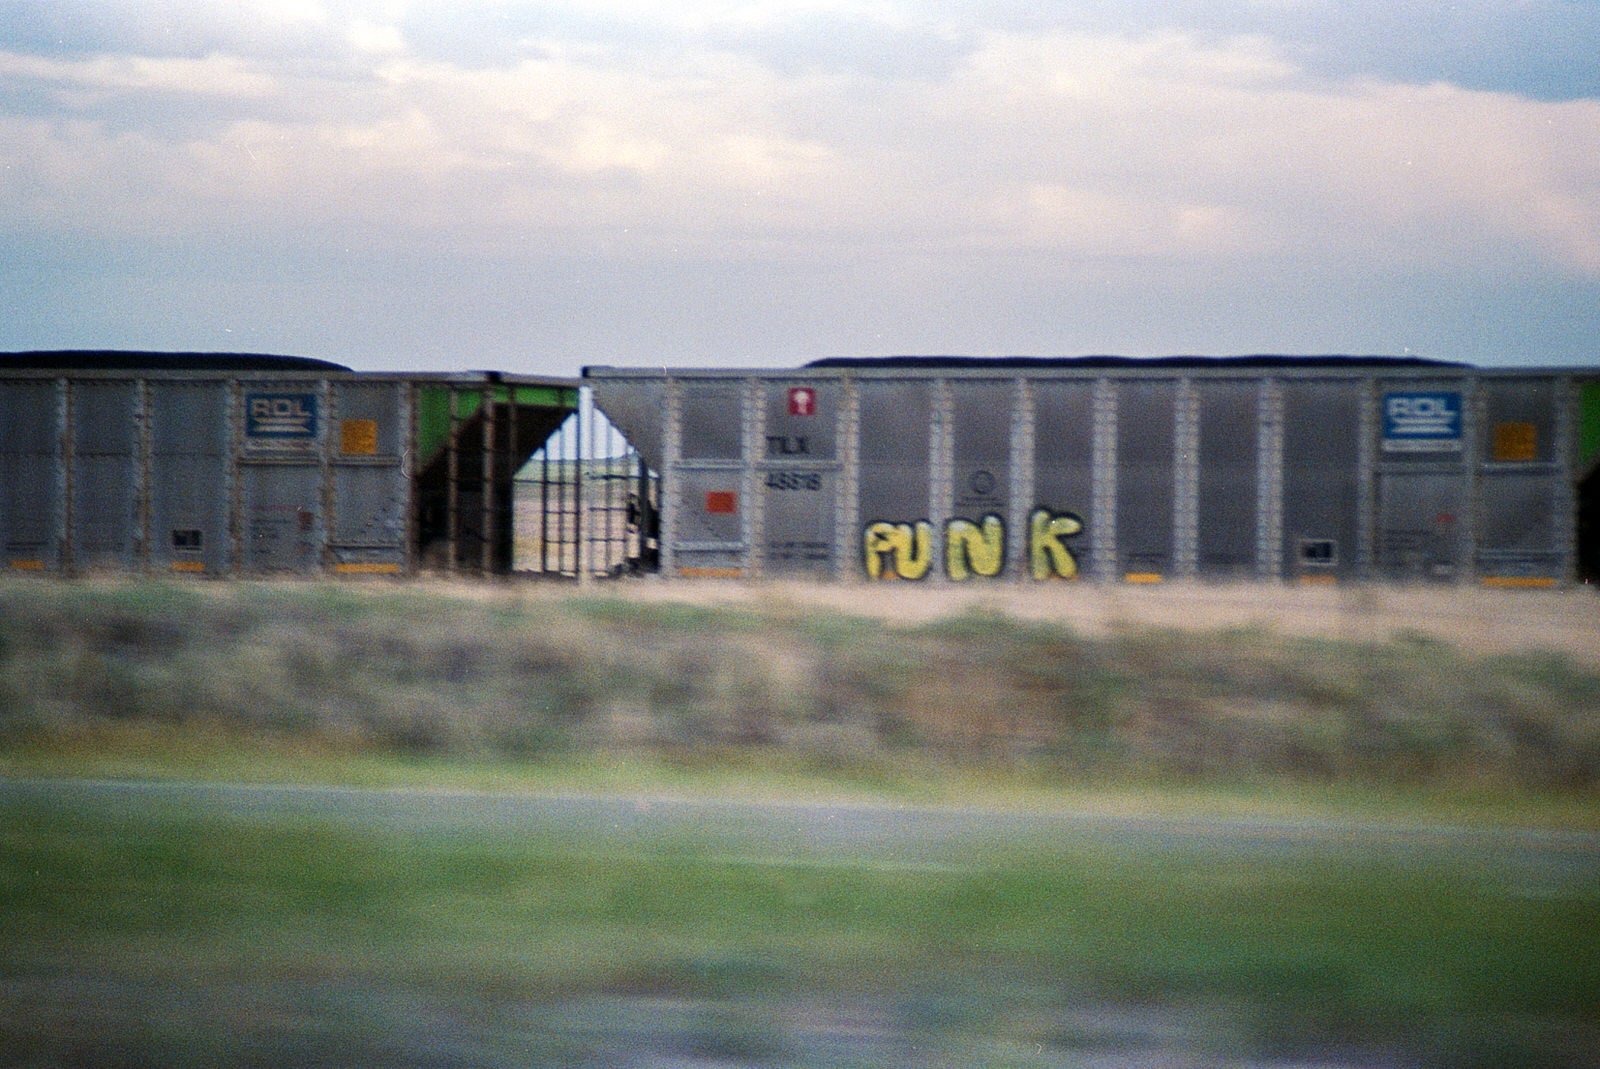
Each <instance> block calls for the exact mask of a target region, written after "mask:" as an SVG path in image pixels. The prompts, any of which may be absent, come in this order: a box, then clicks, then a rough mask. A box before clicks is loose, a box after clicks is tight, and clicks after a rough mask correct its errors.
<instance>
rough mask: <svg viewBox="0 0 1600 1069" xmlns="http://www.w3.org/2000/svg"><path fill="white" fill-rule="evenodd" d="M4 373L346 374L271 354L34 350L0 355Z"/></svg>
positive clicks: (336, 367) (326, 364) (322, 363)
mask: <svg viewBox="0 0 1600 1069" xmlns="http://www.w3.org/2000/svg"><path fill="white" fill-rule="evenodd" d="M0 370H6V371H311V372H316V371H349V370H350V368H348V367H346V366H345V365H343V364H335V363H334V362H333V361H331V360H317V359H315V358H313V357H309V356H278V355H275V354H271V353H157V352H145V351H142V350H135V349H35V350H30V351H27V352H18V353H0Z"/></svg>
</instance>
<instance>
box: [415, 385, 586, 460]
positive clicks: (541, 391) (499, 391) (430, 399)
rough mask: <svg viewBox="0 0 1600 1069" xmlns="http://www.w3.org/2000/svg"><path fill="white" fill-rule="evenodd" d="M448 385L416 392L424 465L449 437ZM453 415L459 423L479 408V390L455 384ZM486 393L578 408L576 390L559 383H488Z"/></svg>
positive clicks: (531, 404)
mask: <svg viewBox="0 0 1600 1069" xmlns="http://www.w3.org/2000/svg"><path fill="white" fill-rule="evenodd" d="M451 389H452V388H451V387H449V386H423V387H421V388H420V389H418V391H417V456H418V458H419V459H420V461H421V463H423V464H427V463H428V462H429V461H431V460H432V459H433V458H434V457H435V456H437V455H438V454H439V451H440V450H441V449H443V448H444V447H445V444H446V443H447V442H448V441H449V440H450V393H451ZM455 392H456V393H457V394H458V395H459V397H458V399H457V401H456V418H457V419H458V420H461V421H462V422H463V423H464V422H466V421H467V420H469V419H471V418H472V417H473V416H475V415H477V414H478V409H480V408H482V407H483V395H484V393H485V391H484V390H482V389H474V388H471V387H456V388H455ZM487 392H488V393H489V395H490V396H491V397H493V398H494V399H495V400H496V401H501V402H504V401H509V400H510V399H511V397H512V395H513V393H515V396H516V401H517V406H518V407H519V408H558V409H561V410H562V411H565V412H573V411H576V410H577V407H578V391H577V390H576V389H572V388H569V387H562V386H517V387H515V388H511V387H507V386H491V387H489V388H488V390H487Z"/></svg>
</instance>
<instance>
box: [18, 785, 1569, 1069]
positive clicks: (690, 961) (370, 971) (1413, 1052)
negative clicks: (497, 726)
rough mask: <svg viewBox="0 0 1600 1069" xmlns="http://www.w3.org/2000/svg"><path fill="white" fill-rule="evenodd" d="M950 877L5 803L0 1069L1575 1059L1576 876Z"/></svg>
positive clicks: (1272, 864)
mask: <svg viewBox="0 0 1600 1069" xmlns="http://www.w3.org/2000/svg"><path fill="white" fill-rule="evenodd" d="M948 860H951V861H953V862H954V863H952V864H942V865H931V866H924V865H902V864H877V863H872V862H871V861H870V860H869V861H868V862H865V863H853V862H851V861H850V860H849V859H842V860H841V859H837V858H829V857H824V856H797V857H786V858H773V857H771V856H768V855H767V854H765V853H763V852H762V851H761V850H760V849H753V848H752V847H751V846H750V844H748V843H745V842H742V841H740V840H738V839H737V838H734V839H720V838H710V837H707V836H704V835H678V836H672V837H653V838H650V839H647V840H642V841H622V842H618V841H616V840H606V841H604V842H597V841H593V840H589V841H578V840H573V839H570V838H565V837H559V838H549V837H529V836H517V835H510V834H506V833H504V832H498V833H497V832H495V831H493V830H490V829H486V830H476V831H472V832H462V831H453V832H446V831H438V832H417V831H414V830H413V831H405V832H401V831H398V830H394V829H385V828H383V827H382V826H369V827H361V828H352V827H348V826H342V825H339V824H337V823H334V822H330V821H317V820H313V819H308V818H303V817H296V818H287V817H281V818H275V819H267V818H246V817H241V816H238V815H237V814H235V815H232V816H229V815H225V814H217V813H207V812H204V811H203V810H202V811H196V810H195V809H194V808H193V807H189V806H182V807H180V806H178V805H176V804H167V805H159V804H157V805H142V806H139V807H137V808H136V809H129V808H127V807H125V806H120V805H111V804H104V805H99V806H90V805H86V804H57V805H53V806H49V807H45V806H42V805H39V804H30V803H26V802H19V801H15V800H7V801H5V802H3V803H0V915H3V916H4V917H5V918H6V925H7V937H6V939H5V941H4V944H3V946H0V1020H4V1021H5V1022H6V1025H5V1027H4V1028H0V1063H3V1064H6V1065H40V1066H43V1065H67V1064H77V1065H173V1066H188V1065H194V1066H202V1065H204V1066H213V1065H285V1064H295V1065H308V1066H322V1065H328V1066H332V1065H360V1064H368V1065H377V1064H382V1065H387V1066H411V1065H416V1066H424V1065H426V1066H439V1065H462V1066H465V1065H480V1066H497V1065H505V1066H511V1065H524V1066H525V1065H549V1066H580V1065H706V1066H710V1065H714V1064H715V1065H723V1066H729V1065H748V1066H755V1065H774V1066H778V1065H793V1066H846V1065H848V1066H863V1067H864V1066H876V1067H879V1069H883V1067H893V1066H902V1065H904V1066H912V1065H950V1066H955V1065H962V1066H972V1067H983V1066H1026V1067H1032V1066H1039V1067H1043V1066H1063V1065H1080V1064H1163V1065H1196V1066H1199V1065H1212V1066H1215V1065H1243V1064H1251V1065H1258V1066H1276V1065H1283V1066H1286V1067H1287V1066H1290V1065H1306V1064H1313V1065H1321V1066H1373V1067H1376V1066H1389V1065H1396V1064H1404V1065H1418V1066H1448V1067H1478V1066H1482V1067H1489V1066H1507V1067H1509V1066H1519V1067H1524V1066H1530V1065H1545V1066H1586V1065H1593V1064H1594V1061H1593V1053H1594V1051H1595V1050H1597V1049H1600V1047H1597V1046H1596V1044H1600V1018H1597V1016H1596V1012H1595V1009H1596V1007H1595V1001H1594V993H1595V991H1596V990H1600V933H1597V930H1596V928H1595V926H1594V925H1593V917H1594V916H1595V911H1596V909H1597V908H1600V886H1597V885H1596V883H1595V881H1594V879H1593V875H1594V869H1593V867H1592V866H1591V867H1590V868H1588V869H1587V870H1579V871H1580V873H1581V872H1586V873H1587V875H1580V876H1577V877H1571V876H1569V877H1566V878H1563V877H1562V876H1561V875H1560V874H1559V873H1547V874H1544V875H1541V876H1537V877H1536V878H1533V879H1532V882H1531V883H1530V882H1529V881H1530V877H1529V874H1528V873H1523V874H1521V875H1520V876H1519V877H1518V878H1516V879H1508V878H1507V872H1508V871H1509V870H1505V869H1502V868H1500V867H1498V866H1497V865H1496V864H1495V863H1494V862H1493V861H1492V860H1491V861H1488V862H1485V861H1484V860H1482V859H1479V860H1477V861H1474V862H1472V863H1466V862H1450V861H1445V860H1440V859H1433V860H1423V861H1418V860H1416V859H1406V858H1401V857H1392V858H1387V859H1386V858H1383V857H1351V856H1350V855H1349V854H1348V853H1347V852H1328V853H1320V854H1312V855H1309V856H1307V855H1303V854H1288V855H1285V856H1278V855H1274V854H1267V855H1262V856H1254V857H1249V858H1244V859H1241V858H1240V857H1238V856H1233V855H1228V854H1221V855H1216V854H1203V853H1198V852H1186V851H1182V850H1177V851H1171V850H1168V851H1159V852H1140V851H1136V850H1135V851H1130V850H1127V849H1126V848H1123V847H1119V846H1117V845H1116V844H1112V843H1106V842H1070V841H1061V840H1059V839H1058V840H1053V841H1038V842H1031V841H1022V842H1012V843H1007V844H1005V849H1004V850H999V849H995V850H982V849H973V850H971V851H970V852H967V853H964V854H960V855H958V856H956V857H954V858H951V859H948ZM1108 1057H1110V1058H1122V1059H1125V1060H1124V1061H1113V1062H1104V1061H1100V1062H1097V1061H1093V1060H1092V1059H1095V1058H1108ZM653 1059H654V1060H653ZM674 1059H676V1060H674Z"/></svg>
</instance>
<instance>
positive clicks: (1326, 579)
mask: <svg viewBox="0 0 1600 1069" xmlns="http://www.w3.org/2000/svg"><path fill="white" fill-rule="evenodd" d="M1300 582H1301V583H1302V584H1303V585H1305V586H1338V585H1339V577H1338V576H1337V575H1302V576H1300Z"/></svg>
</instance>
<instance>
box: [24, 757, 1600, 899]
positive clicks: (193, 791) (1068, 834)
mask: <svg viewBox="0 0 1600 1069" xmlns="http://www.w3.org/2000/svg"><path fill="white" fill-rule="evenodd" d="M25 801H35V802H37V801H43V802H47V803H48V804H51V805H56V806H71V807H81V808H85V809H87V810H91V811H93V810H103V811H118V810H124V809H127V808H128V807H130V806H138V807H143V808H147V809H169V810H172V811H176V812H183V813H188V814H203V815H213V816H217V817H225V818H227V819H231V820H241V819H242V820H251V821H264V822H267V821H275V820H281V819H288V818H306V817H310V818H314V819H318V820H325V821H330V822H333V823H335V824H344V825H349V826H353V827H363V826H365V827H373V828H377V829H382V830H388V831H395V832H400V833H407V832H417V833H426V832H451V833H463V832H467V833H473V834H477V835H485V836H500V835H508V836H533V835H537V836H550V837H554V838H558V839H562V840H567V841H572V842H575V843H581V844H584V845H585V847H592V848H595V849H609V848H625V847H629V846H634V845H638V844H640V843H647V842H652V841H667V840H672V841H678V840H682V839H685V838H687V839H689V840H691V841H694V840H699V841H703V842H705V843H708V844H714V845H715V846H716V847H717V848H718V849H726V850H731V851H733V852H735V853H736V854H737V855H738V856H741V857H745V858H748V859H752V860H762V861H766V862H768V863H773V864H783V863H787V864H796V863H807V864H809V863H817V864H826V863H835V864H865V865H872V866H881V867H894V866H908V867H914V866H930V867H945V866H948V865H953V864H971V863H973V862H974V860H975V859H978V860H982V859H984V858H985V857H993V856H995V855H996V854H999V855H1005V854H1006V853H1008V852H1011V851H1015V850H1019V849H1029V850H1034V849H1039V848H1041V847H1044V848H1048V847H1050V846H1054V845H1059V846H1061V847H1073V848H1082V847H1089V848H1095V847H1102V848H1107V849H1113V850H1131V851H1140V850H1174V851H1180V850H1181V851H1198V852H1202V853H1223V854H1230V855H1237V856H1251V855H1254V854H1258V853H1266V854H1270V855H1272V856H1279V857H1281V856H1284V855H1285V854H1288V853H1292V852H1301V853H1304V854H1306V855H1308V856H1311V855H1326V854H1337V853H1339V852H1346V851H1350V852H1359V853H1360V854H1361V855H1362V856H1364V857H1367V858H1373V857H1382V856H1392V857H1396V858H1401V859H1406V858H1416V859H1419V860H1420V859H1422V858H1433V859H1441V858H1442V859H1450V860H1452V861H1460V862H1463V863H1472V864H1486V865H1490V866H1492V867H1494V868H1497V869H1504V870H1505V871H1506V872H1508V873H1519V872H1520V873H1525V874H1528V875H1531V876H1537V877H1539V878H1540V879H1542V880H1548V879H1555V880H1558V881H1560V882H1563V883H1564V882H1565V881H1566V880H1569V879H1570V880H1600V833H1595V832H1574V831H1554V830H1536V829H1513V828H1466V827H1454V826H1448V825H1397V824H1392V823H1360V822H1337V821H1289V820H1268V819H1208V818H1183V817H1165V816H1120V815H1106V814H1098V813H1074V812H1063V811H1056V810H1030V811H1019V810H994V809H979V808H962V807H931V806H912V805H896V804H891V803H838V802H816V803H812V802H754V801H717V800H692V801H691V800H683V799H665V798H653V797H627V796H585V795H521V794H502V793H492V792H480V791H440V790H363V789H356V788H344V787H304V786H251V785H228V784H210V783H169V782H111V781H83V780H0V805H6V804H11V803H18V802H25Z"/></svg>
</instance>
